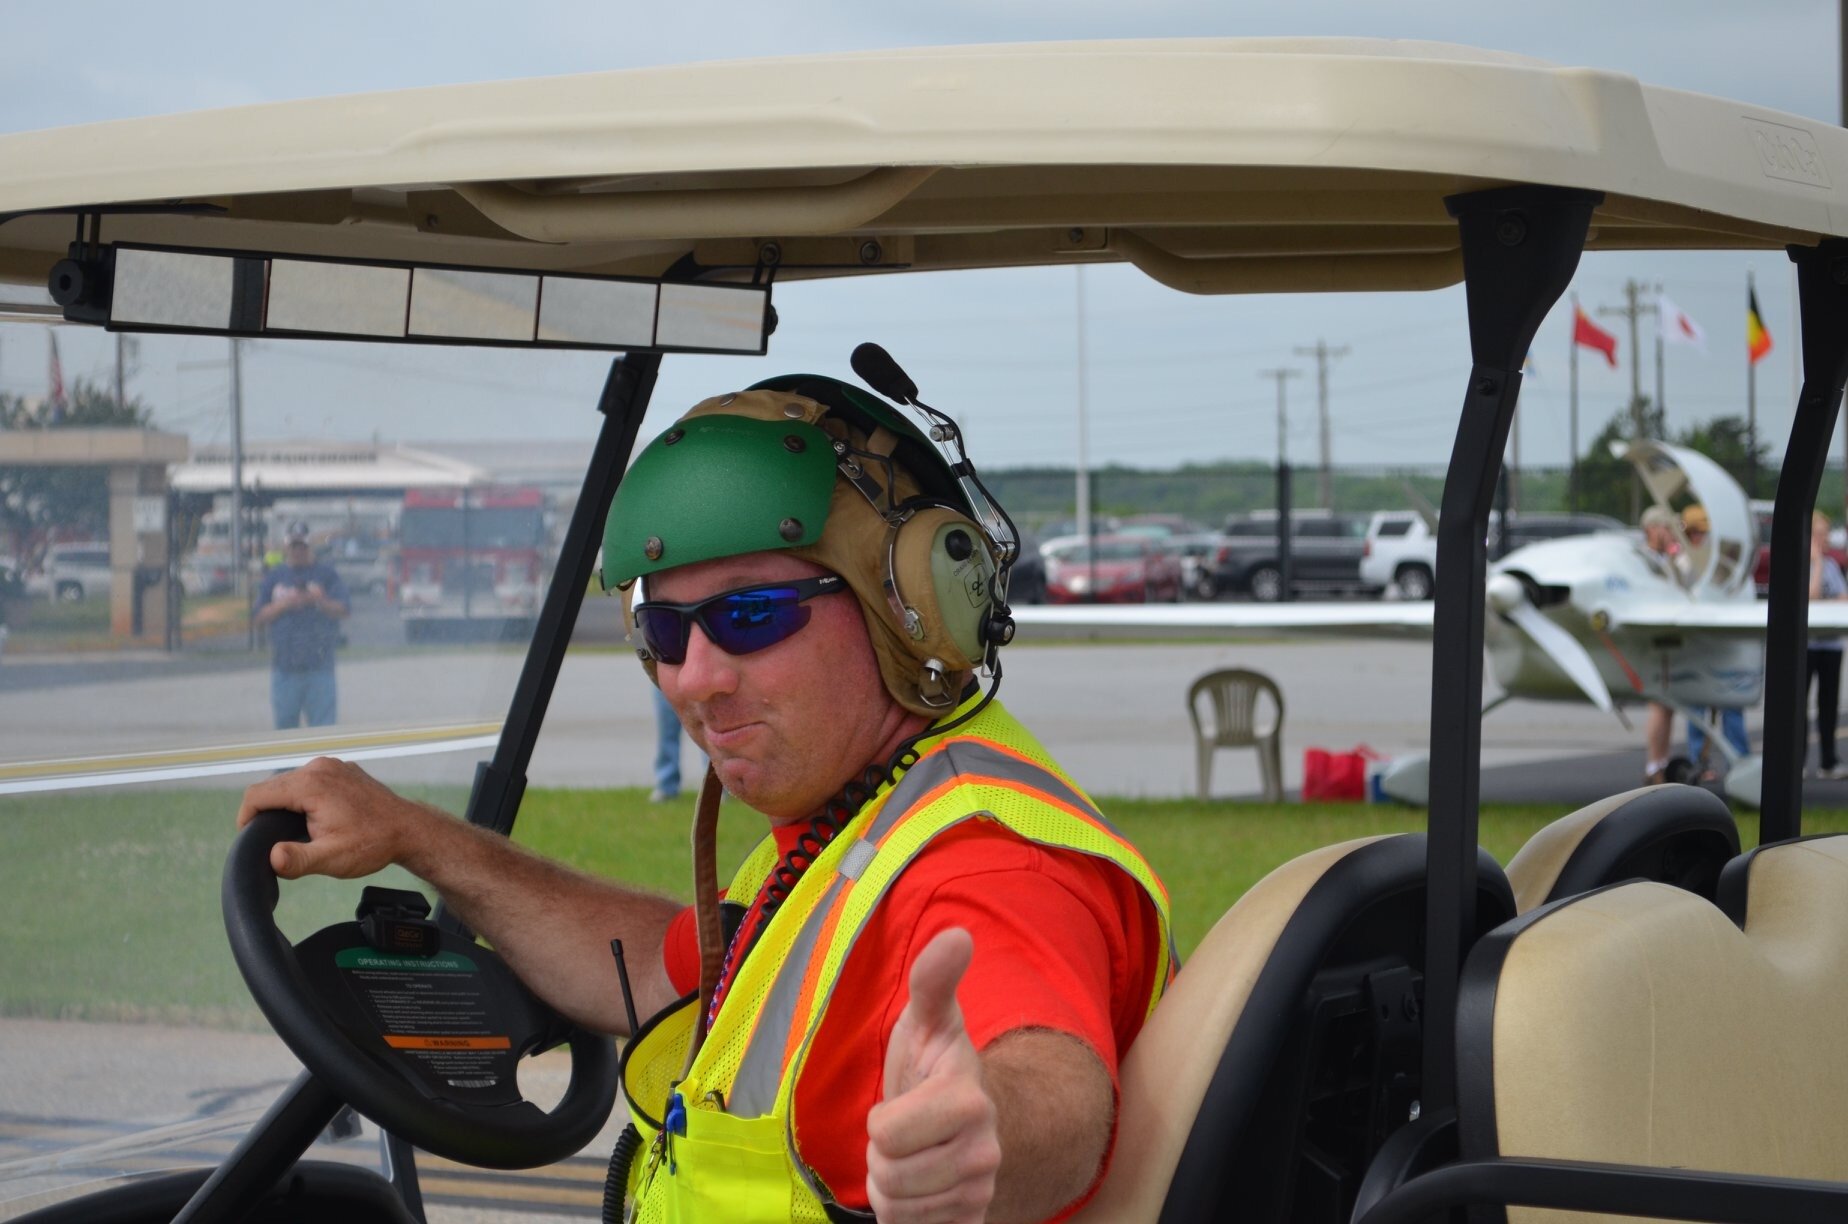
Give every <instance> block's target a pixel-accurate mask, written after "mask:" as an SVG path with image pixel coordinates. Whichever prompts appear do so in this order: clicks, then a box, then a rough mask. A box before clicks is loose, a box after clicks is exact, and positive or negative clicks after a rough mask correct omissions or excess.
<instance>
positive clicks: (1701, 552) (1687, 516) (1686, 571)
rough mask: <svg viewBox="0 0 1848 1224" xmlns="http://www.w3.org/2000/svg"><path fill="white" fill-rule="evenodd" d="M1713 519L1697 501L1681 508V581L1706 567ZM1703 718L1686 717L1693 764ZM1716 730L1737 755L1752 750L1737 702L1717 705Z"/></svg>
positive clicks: (1703, 739)
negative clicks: (1684, 543) (1684, 540)
mask: <svg viewBox="0 0 1848 1224" xmlns="http://www.w3.org/2000/svg"><path fill="white" fill-rule="evenodd" d="M1712 527H1713V522H1712V520H1711V519H1709V518H1708V517H1707V508H1706V507H1705V506H1703V505H1701V504H1700V503H1699V502H1693V503H1690V504H1689V505H1687V506H1685V507H1683V508H1682V511H1681V534H1682V535H1684V536H1686V537H1687V541H1688V550H1687V552H1685V553H1683V554H1681V555H1680V556H1678V557H1676V561H1677V562H1678V563H1680V566H1679V567H1680V570H1681V574H1682V579H1683V581H1684V582H1687V583H1692V582H1694V581H1695V580H1696V579H1698V578H1699V577H1700V576H1701V573H1702V572H1703V571H1704V570H1705V569H1706V568H1707V560H1708V555H1707V537H1708V535H1709V534H1711V531H1712ZM1706 718H1707V711H1706V710H1704V709H1697V710H1695V711H1694V715H1693V717H1691V718H1689V719H1688V759H1690V760H1692V761H1693V762H1694V763H1695V764H1696V765H1700V764H1701V763H1702V758H1703V756H1704V755H1705V752H1706V747H1707V736H1706V732H1705V730H1704V729H1703V728H1702V727H1701V722H1702V721H1703V720H1705V719H1706ZM1720 734H1721V735H1723V736H1725V737H1726V742H1727V743H1728V744H1730V745H1732V747H1733V749H1734V750H1735V751H1736V752H1738V754H1739V755H1740V756H1745V755H1746V754H1748V753H1750V752H1751V751H1752V741H1751V738H1750V737H1749V736H1747V735H1746V732H1745V711H1744V710H1742V709H1740V708H1739V707H1738V706H1724V707H1722V708H1721V709H1720ZM1700 780H1701V781H1702V782H1715V781H1718V780H1719V774H1718V772H1717V771H1716V770H1714V769H1712V768H1705V769H1703V770H1702V771H1701V775H1700Z"/></svg>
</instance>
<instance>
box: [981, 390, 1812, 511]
mask: <svg viewBox="0 0 1848 1224" xmlns="http://www.w3.org/2000/svg"><path fill="white" fill-rule="evenodd" d="M1643 422H1644V429H1645V431H1646V432H1647V434H1648V436H1650V437H1653V438H1658V439H1661V440H1664V441H1668V442H1671V443H1673V444H1674V445H1677V446H1684V447H1687V448H1689V449H1690V450H1695V451H1699V452H1700V453H1701V454H1703V455H1706V456H1707V457H1708V458H1709V459H1712V460H1713V461H1714V462H1715V463H1717V464H1719V465H1720V467H1722V468H1724V469H1725V470H1726V471H1727V473H1728V474H1730V475H1731V476H1732V478H1733V479H1734V480H1736V481H1738V482H1739V485H1740V487H1741V488H1743V489H1745V490H1746V493H1747V496H1757V497H1765V498H1769V497H1771V496H1772V494H1773V493H1774V492H1775V491H1776V487H1777V475H1778V461H1777V457H1776V454H1775V453H1774V451H1773V448H1772V446H1771V444H1770V443H1769V442H1767V441H1766V440H1765V439H1764V437H1763V435H1762V432H1761V435H1760V437H1759V439H1758V440H1757V443H1756V448H1755V449H1756V453H1757V463H1756V492H1754V489H1753V483H1752V482H1753V470H1754V464H1753V462H1752V456H1753V451H1754V446H1753V442H1752V439H1751V438H1750V436H1749V435H1750V430H1749V429H1748V427H1747V423H1746V420H1745V418H1744V417H1739V416H1719V417H1714V418H1713V419H1711V420H1707V421H1700V422H1696V423H1694V424H1691V425H1689V426H1687V427H1685V428H1683V429H1681V430H1679V431H1676V432H1674V433H1672V434H1671V433H1670V432H1669V431H1668V430H1667V429H1666V428H1665V425H1664V422H1663V419H1662V413H1661V411H1660V410H1659V409H1656V408H1654V407H1653V406H1652V407H1650V408H1648V409H1647V411H1645V413H1644V414H1643ZM1631 429H1632V418H1631V415H1630V412H1629V410H1628V409H1627V408H1626V409H1623V410H1621V411H1619V412H1617V413H1614V414H1613V415H1612V416H1611V418H1610V420H1609V421H1608V422H1606V423H1605V425H1604V427H1603V428H1602V429H1601V430H1599V431H1598V433H1597V434H1596V435H1595V436H1594V437H1593V438H1592V440H1591V442H1590V444H1589V445H1588V446H1586V448H1585V450H1584V453H1583V454H1582V455H1581V456H1580V459H1579V464H1578V497H1577V499H1576V500H1577V508H1578V509H1579V510H1580V511H1582V512H1585V513H1592V514H1607V515H1610V516H1611V517H1613V518H1617V519H1622V520H1625V521H1627V520H1628V519H1629V518H1630V516H1631V513H1632V510H1631V505H1632V502H1631V497H1632V488H1633V487H1634V485H1635V483H1636V477H1635V474H1634V473H1633V472H1632V470H1631V468H1630V465H1629V464H1628V463H1626V462H1624V461H1623V460H1622V459H1619V458H1617V457H1616V456H1614V455H1612V454H1611V444H1612V443H1613V442H1620V441H1623V440H1626V439H1628V438H1629V437H1630V431H1631ZM1503 476H1504V480H1505V479H1506V476H1507V473H1506V472H1504V473H1503ZM982 478H983V480H984V481H985V482H986V483H987V485H988V487H989V489H990V491H991V492H993V493H994V495H995V497H996V498H997V499H998V500H999V501H1000V502H1001V504H1002V505H1004V506H1006V507H1007V508H1008V510H1009V512H1010V513H1012V514H1013V515H1014V517H1015V518H1016V519H1017V520H1022V525H1023V526H1025V527H1028V528H1029V529H1037V528H1038V527H1039V526H1040V525H1042V524H1044V523H1047V522H1049V521H1051V520H1054V519H1069V518H1070V517H1071V515H1072V514H1073V481H1074V473H1073V470H1072V469H1071V468H1059V467H1047V466H1040V467H1017V468H997V469H994V470H992V471H984V472H983V473H982ZM1291 485H1292V490H1291V492H1292V497H1291V505H1292V506H1293V507H1295V508H1297V509H1310V508H1313V507H1316V506H1317V505H1318V504H1319V503H1318V500H1317V487H1316V486H1317V481H1316V478H1315V469H1314V468H1313V467H1308V466H1302V467H1297V468H1296V469H1295V472H1294V478H1293V480H1292V482H1291ZM1331 485H1332V490H1331V491H1332V493H1333V500H1334V506H1333V508H1334V509H1336V510H1343V511H1350V512H1360V511H1370V510H1399V509H1412V508H1414V507H1415V506H1416V504H1417V501H1418V500H1419V499H1422V500H1424V501H1426V502H1428V503H1430V504H1431V505H1433V506H1436V505H1438V504H1440V503H1441V502H1442V500H1443V494H1444V474H1443V469H1442V468H1441V467H1440V466H1437V465H1431V466H1422V467H1411V466H1406V467H1385V466H1368V467H1337V468H1336V469H1335V470H1334V473H1333V479H1332V482H1331ZM1506 495H1507V496H1508V497H1509V498H1510V500H1511V503H1512V504H1514V505H1516V506H1518V508H1519V509H1521V510H1526V511H1564V510H1568V509H1570V508H1572V505H1573V501H1574V499H1573V496H1572V472H1571V469H1570V468H1567V467H1544V468H1523V469H1522V470H1521V472H1520V473H1519V475H1518V487H1515V488H1510V489H1508V490H1507V493H1506ZM1091 504H1092V506H1093V507H1094V509H1095V512H1096V513H1098V514H1100V515H1114V516H1119V517H1121V516H1127V515H1132V514H1170V515H1182V516H1185V517H1187V518H1189V519H1192V520H1194V521H1195V522H1197V523H1199V524H1201V525H1202V526H1204V527H1207V528H1218V527H1220V526H1221V525H1222V524H1223V523H1224V522H1225V520H1226V518H1227V516H1229V515H1235V514H1244V513H1249V512H1251V511H1254V510H1270V509H1275V508H1276V505H1277V472H1276V469H1275V467H1273V466H1272V465H1271V464H1268V463H1262V462H1257V461H1251V460H1239V461H1224V462H1218V463H1184V464H1182V465H1180V466H1179V467H1174V468H1164V469H1153V468H1136V467H1128V466H1125V465H1121V464H1106V465H1104V466H1102V467H1099V468H1095V469H1093V471H1092V473H1091ZM1816 504H1817V506H1818V507H1820V508H1822V509H1823V510H1825V511H1826V512H1828V513H1830V514H1831V515H1833V516H1834V517H1837V518H1839V517H1840V516H1841V514H1842V509H1843V483H1842V469H1841V467H1840V466H1839V465H1836V466H1832V467H1830V468H1829V469H1828V470H1827V471H1826V472H1825V473H1824V474H1823V479H1822V487H1821V490H1820V492H1819V493H1818V495H1817V499H1816Z"/></svg>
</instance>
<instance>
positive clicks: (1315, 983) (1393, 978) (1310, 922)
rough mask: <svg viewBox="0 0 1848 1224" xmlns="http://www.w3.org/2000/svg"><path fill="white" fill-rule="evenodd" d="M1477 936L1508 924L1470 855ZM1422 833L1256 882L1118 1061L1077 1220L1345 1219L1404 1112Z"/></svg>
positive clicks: (1417, 973)
mask: <svg viewBox="0 0 1848 1224" xmlns="http://www.w3.org/2000/svg"><path fill="white" fill-rule="evenodd" d="M1477 872H1478V879H1479V886H1478V896H1477V903H1476V906H1477V913H1478V918H1479V929H1480V930H1487V929H1489V928H1490V927H1493V926H1495V925H1497V924H1498V923H1500V922H1502V921H1504V920H1506V919H1507V918H1509V917H1510V916H1512V915H1513V913H1514V898H1513V894H1512V893H1511V892H1510V891H1509V888H1508V882H1507V880H1506V879H1505V878H1504V877H1503V875H1502V873H1501V869H1500V868H1499V867H1498V866H1496V864H1495V863H1494V861H1493V860H1492V859H1490V858H1489V856H1488V855H1487V854H1486V853H1484V854H1479V855H1478V857H1477ZM1424 884H1425V838H1424V835H1423V834H1405V835H1399V836H1391V837H1378V838H1366V839H1362V840H1359V841H1350V842H1344V843H1342V844H1340V845H1335V846H1327V847H1324V848H1322V849H1320V850H1316V851H1312V852H1311V853H1309V854H1306V855H1303V856H1302V857H1300V858H1297V859H1294V860H1292V861H1291V862H1289V863H1286V864H1284V865H1283V866H1282V867H1279V868H1277V869H1276V870H1275V871H1273V872H1271V873H1270V874H1269V875H1268V876H1266V877H1265V878H1264V879H1262V880H1260V881H1259V882H1258V883H1257V884H1256V885H1254V886H1253V887H1252V889H1251V890H1250V891H1249V892H1247V893H1246V894H1245V895H1244V897H1242V898H1241V899H1240V900H1239V902H1238V903H1237V904H1236V905H1234V906H1233V907H1232V908H1231V910H1229V911H1228V912H1227V913H1226V914H1225V916H1224V917H1223V918H1221V919H1220V920H1219V922H1218V924H1217V925H1216V926H1214V928H1213V929H1212V931H1210V932H1209V933H1208V934H1207V936H1206V938H1205V939H1204V940H1203V941H1202V942H1201V944H1200V946H1199V948H1198V949H1197V950H1196V951H1195V952H1194V954H1193V955H1192V956H1191V957H1189V958H1188V959H1187V961H1186V964H1185V965H1184V967H1183V968H1182V970H1181V973H1180V975H1179V977H1177V978H1176V979H1175V982H1174V984H1173V986H1172V987H1171V988H1170V989H1169V990H1168V993H1167V994H1166V995H1165V996H1164V997H1163V999H1162V1001H1161V1003H1160V1005H1159V1006H1158V1007H1157V1008H1156V1009H1155V1012H1154V1014H1153V1015H1152V1016H1150V1017H1149V1021H1148V1024H1147V1025H1145V1026H1144V1028H1143V1030H1142V1034H1141V1035H1140V1036H1139V1037H1138V1038H1137V1039H1136V1043H1135V1045H1133V1046H1132V1047H1131V1048H1130V1050H1129V1052H1128V1054H1127V1055H1126V1056H1125V1057H1124V1059H1123V1064H1122V1073H1121V1082H1122V1096H1121V1103H1120V1106H1119V1110H1118V1118H1117V1144H1116V1153H1115V1156H1114V1157H1113V1159H1112V1161H1111V1165H1110V1171H1109V1173H1108V1174H1107V1175H1106V1176H1105V1179H1104V1182H1103V1184H1102V1185H1101V1186H1100V1187H1099V1189H1098V1193H1097V1195H1096V1196H1095V1197H1094V1198H1093V1199H1092V1201H1091V1202H1090V1203H1089V1204H1087V1205H1086V1207H1085V1208H1084V1210H1083V1211H1082V1212H1081V1213H1080V1214H1079V1216H1078V1217H1077V1219H1079V1220H1083V1221H1086V1222H1088V1224H1101V1222H1103V1221H1124V1220H1138V1221H1155V1220H1160V1221H1164V1222H1176V1221H1198V1220H1207V1219H1230V1218H1239V1219H1252V1220H1273V1219H1275V1220H1284V1219H1288V1220H1301V1221H1311V1222H1319V1221H1327V1222H1328V1224H1335V1222H1336V1221H1345V1220H1346V1219H1347V1218H1348V1213H1349V1211H1350V1210H1351V1208H1352V1206H1353V1200H1354V1193H1355V1190H1356V1189H1357V1186H1358V1182H1359V1179H1360V1176H1361V1174H1362V1172H1363V1171H1364V1170H1365V1168H1366V1166H1367V1163H1368V1161H1369V1160H1370V1159H1371V1158H1372V1154H1373V1152H1374V1150H1375V1149H1377V1147H1378V1146H1379V1144H1380V1142H1381V1141H1382V1140H1383V1139H1384V1138H1385V1137H1386V1136H1387V1135H1389V1134H1391V1133H1392V1131H1393V1130H1395V1129H1396V1128H1398V1127H1399V1126H1400V1125H1401V1124H1403V1123H1404V1122H1405V1121H1406V1119H1407V1118H1408V1116H1409V1115H1410V1113H1411V1110H1412V1106H1413V1103H1414V1102H1415V1101H1416V1100H1417V1099H1418V1095H1419V1087H1420V1082H1421V1066H1422V1049H1421V1041H1422V1026H1421V1022H1420V1016H1421V1012H1420V1005H1421V1003H1422V995H1423V979H1422V971H1423V967H1424V953H1423V946H1424Z"/></svg>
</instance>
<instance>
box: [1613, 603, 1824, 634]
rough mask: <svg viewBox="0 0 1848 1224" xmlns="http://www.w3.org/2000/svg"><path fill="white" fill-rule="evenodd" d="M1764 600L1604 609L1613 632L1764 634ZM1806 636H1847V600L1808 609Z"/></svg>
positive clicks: (1632, 605)
mask: <svg viewBox="0 0 1848 1224" xmlns="http://www.w3.org/2000/svg"><path fill="white" fill-rule="evenodd" d="M1765 608H1766V604H1765V601H1764V600H1762V599H1758V600H1752V601H1751V602H1749V603H1748V602H1746V601H1744V600H1740V601H1739V602H1737V603H1733V602H1728V603H1678V602H1675V601H1672V600H1667V601H1662V602H1659V603H1644V604H1613V605H1611V606H1609V607H1608V608H1606V609H1605V611H1606V613H1607V614H1608V615H1609V616H1610V618H1611V627H1612V628H1614V629H1618V628H1621V629H1660V630H1662V631H1664V632H1669V631H1672V630H1676V629H1687V630H1699V631H1700V632H1703V633H1736V634H1752V635H1756V636H1759V637H1762V636H1764V632H1765ZM1809 627H1810V633H1811V634H1812V635H1814V636H1819V637H1837V636H1841V635H1848V600H1839V599H1832V600H1824V601H1818V602H1816V603H1812V604H1811V605H1810V607H1809Z"/></svg>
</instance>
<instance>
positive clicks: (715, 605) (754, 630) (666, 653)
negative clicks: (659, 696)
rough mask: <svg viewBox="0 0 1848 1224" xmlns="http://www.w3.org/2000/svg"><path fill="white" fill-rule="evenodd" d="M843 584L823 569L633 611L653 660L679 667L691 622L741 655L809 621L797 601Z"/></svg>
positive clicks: (644, 605) (844, 584) (828, 592)
mask: <svg viewBox="0 0 1848 1224" xmlns="http://www.w3.org/2000/svg"><path fill="white" fill-rule="evenodd" d="M846 589H847V581H846V579H844V578H841V577H839V576H838V575H835V574H823V575H821V576H820V577H817V578H800V579H797V580H796V581H794V582H762V583H758V584H756V585H754V586H747V587H739V588H738V589H736V590H733V591H721V592H720V593H719V594H717V595H714V596H712V597H711V598H709V599H702V600H700V601H699V602H698V603H689V604H672V603H656V602H654V601H653V600H650V601H648V602H646V603H639V604H636V605H635V608H634V611H633V615H634V617H635V627H636V628H637V629H639V630H641V632H642V645H643V646H645V647H647V649H648V653H649V654H650V655H652V656H653V657H654V659H655V660H656V661H657V662H660V663H670V664H673V665H675V666H678V665H679V664H681V663H684V662H686V660H687V640H688V638H689V637H691V635H692V633H693V625H694V623H695V622H698V624H699V627H700V628H701V629H704V630H705V631H706V638H707V640H708V641H710V642H711V643H712V644H713V645H714V646H717V647H718V648H719V649H720V650H723V651H724V652H725V653H726V654H732V655H746V654H750V653H751V652H753V651H757V650H763V649H765V648H766V647H770V646H774V645H776V644H777V643H778V642H781V641H783V640H785V639H786V638H789V637H791V636H792V635H794V634H795V633H796V631H797V630H799V629H801V628H802V626H804V625H806V624H808V623H809V609H807V608H805V607H803V606H802V605H803V603H804V602H805V601H807V600H810V599H813V598H814V597H815V596H817V595H832V594H834V593H835V592H836V591H844V590H846Z"/></svg>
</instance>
